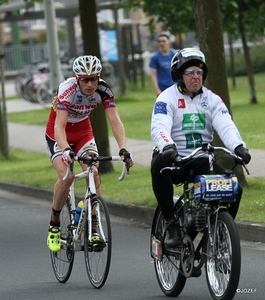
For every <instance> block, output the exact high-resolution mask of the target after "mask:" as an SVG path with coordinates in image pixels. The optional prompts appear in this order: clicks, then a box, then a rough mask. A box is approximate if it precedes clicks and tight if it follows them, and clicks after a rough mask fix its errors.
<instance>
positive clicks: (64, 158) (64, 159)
mask: <svg viewBox="0 0 265 300" xmlns="http://www.w3.org/2000/svg"><path fill="white" fill-rule="evenodd" d="M68 156H70V157H71V158H73V157H74V156H75V153H74V151H73V150H72V149H71V148H65V149H64V150H63V154H62V162H63V163H64V162H68Z"/></svg>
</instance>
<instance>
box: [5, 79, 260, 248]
mask: <svg viewBox="0 0 265 300" xmlns="http://www.w3.org/2000/svg"><path fill="white" fill-rule="evenodd" d="M0 92H1V93H0V99H2V90H1V87H0ZM4 92H5V97H9V96H13V95H14V94H16V92H15V87H14V83H13V81H7V82H5V91H4ZM39 109H43V108H42V107H41V106H40V105H39V104H37V103H30V102H27V101H25V100H23V99H16V100H12V101H11V100H9V101H7V102H6V110H7V113H11V112H21V111H29V110H30V111H32V112H34V110H39ZM47 114H48V111H47ZM44 132H45V128H44V127H43V126H35V125H25V124H18V123H11V122H8V139H9V145H10V146H11V147H14V148H21V149H24V150H27V151H33V152H40V153H47V148H46V143H45V139H44ZM109 143H110V153H113V155H116V154H117V153H118V147H117V145H116V142H115V140H114V138H113V137H110V139H109ZM152 148H153V143H152V142H151V141H144V140H134V139H127V149H128V150H129V151H130V152H132V154H133V158H134V161H135V164H136V165H137V164H138V165H143V166H149V165H150V161H151V152H152ZM250 153H251V156H252V159H251V162H250V163H249V164H248V166H247V167H248V170H249V172H250V175H246V176H250V177H257V178H265V169H264V165H265V151H264V150H259V149H250ZM47 156H48V153H47ZM47 159H48V157H47ZM0 189H6V190H9V191H13V192H16V193H24V194H25V195H29V196H33V197H38V195H39V194H40V192H41V195H42V197H41V198H46V199H47V200H51V199H52V191H47V190H39V189H35V188H32V187H26V186H22V185H13V184H10V183H6V182H3V181H0ZM108 204H109V209H110V213H112V214H113V215H116V216H121V217H124V218H129V219H131V220H133V221H135V222H140V223H145V224H148V225H150V224H151V221H152V217H153V213H154V210H153V209H150V208H146V207H138V206H135V205H125V204H120V203H116V202H115V201H111V200H110V201H108ZM237 224H238V229H239V233H240V237H241V239H242V240H248V241H255V242H262V243H265V222H264V224H250V223H246V222H237Z"/></svg>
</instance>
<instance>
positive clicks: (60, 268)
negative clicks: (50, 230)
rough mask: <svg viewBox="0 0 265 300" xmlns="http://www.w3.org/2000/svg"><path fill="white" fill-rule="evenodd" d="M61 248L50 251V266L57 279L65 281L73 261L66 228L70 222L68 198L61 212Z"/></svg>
mask: <svg viewBox="0 0 265 300" xmlns="http://www.w3.org/2000/svg"><path fill="white" fill-rule="evenodd" d="M60 222H61V250H60V251H58V252H53V251H50V254H51V261H52V268H53V272H54V274H55V277H56V278H57V280H58V281H59V282H61V283H65V282H66V281H67V280H68V279H69V277H70V275H71V272H72V268H73V263H74V255H75V253H74V249H73V236H72V232H71V231H69V230H68V228H67V227H68V225H69V224H71V213H70V205H69V199H67V201H66V203H65V205H64V207H63V209H62V211H61V214H60Z"/></svg>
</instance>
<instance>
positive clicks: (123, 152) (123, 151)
mask: <svg viewBox="0 0 265 300" xmlns="http://www.w3.org/2000/svg"><path fill="white" fill-rule="evenodd" d="M119 156H123V157H124V159H123V161H126V160H127V159H130V158H131V153H130V152H128V151H127V150H126V149H125V148H122V149H121V150H120V151H119Z"/></svg>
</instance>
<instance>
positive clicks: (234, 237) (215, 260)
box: [205, 212, 241, 300]
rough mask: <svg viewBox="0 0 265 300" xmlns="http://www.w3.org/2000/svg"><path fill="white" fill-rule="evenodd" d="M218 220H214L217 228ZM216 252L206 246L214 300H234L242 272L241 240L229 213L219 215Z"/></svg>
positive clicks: (209, 283)
mask: <svg viewBox="0 0 265 300" xmlns="http://www.w3.org/2000/svg"><path fill="white" fill-rule="evenodd" d="M215 220H216V218H213V225H212V226H215ZM214 245H215V247H216V250H215V251H213V250H212V247H211V246H210V241H209V238H207V239H206V245H205V253H206V255H205V271H206V280H207V285H208V289H209V291H210V294H211V296H212V298H213V299H216V300H217V299H218V300H225V299H226V300H228V299H233V298H234V295H235V293H236V289H237V287H238V283H239V279H240V271H241V248H240V238H239V234H238V230H237V226H236V224H235V221H234V220H233V218H232V217H231V215H230V214H229V213H227V212H220V213H219V214H218V218H217V223H216V239H215V242H214Z"/></svg>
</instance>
